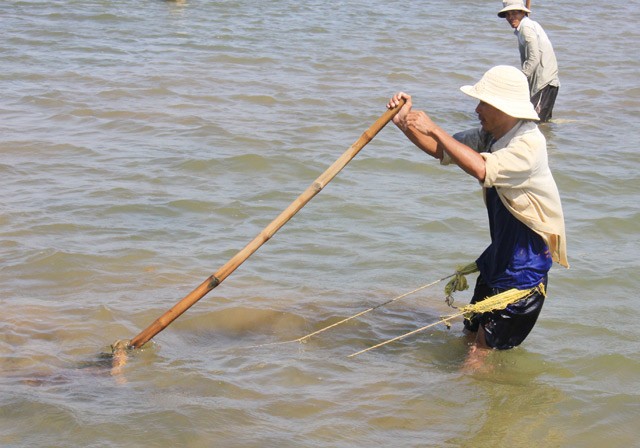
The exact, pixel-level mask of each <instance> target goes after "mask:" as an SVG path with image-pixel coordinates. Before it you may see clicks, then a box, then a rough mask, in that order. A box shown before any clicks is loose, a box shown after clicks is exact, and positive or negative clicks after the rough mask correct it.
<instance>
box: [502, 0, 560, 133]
mask: <svg viewBox="0 0 640 448" xmlns="http://www.w3.org/2000/svg"><path fill="white" fill-rule="evenodd" d="M502 6H503V8H502V9H501V10H500V11H498V17H501V18H503V19H507V22H509V25H511V28H513V29H514V30H515V31H514V34H515V35H516V37H517V38H518V49H519V50H520V63H521V64H522V72H523V73H524V74H525V75H526V76H527V80H528V81H529V94H530V95H531V103H532V104H533V107H535V109H536V112H537V114H538V116H539V117H540V121H541V122H543V123H545V122H547V121H549V120H551V115H552V113H553V105H554V104H555V102H556V96H557V95H558V89H559V88H560V79H559V78H558V62H557V61H556V54H555V53H554V51H553V46H552V45H551V41H550V40H549V38H548V37H547V33H545V32H544V30H543V29H542V27H541V26H540V24H539V23H538V22H534V21H533V20H531V19H530V18H529V13H530V12H531V11H530V10H529V9H527V8H526V7H525V6H524V4H523V2H522V0H505V1H503V2H502Z"/></svg>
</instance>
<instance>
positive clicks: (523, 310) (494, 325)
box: [464, 276, 547, 350]
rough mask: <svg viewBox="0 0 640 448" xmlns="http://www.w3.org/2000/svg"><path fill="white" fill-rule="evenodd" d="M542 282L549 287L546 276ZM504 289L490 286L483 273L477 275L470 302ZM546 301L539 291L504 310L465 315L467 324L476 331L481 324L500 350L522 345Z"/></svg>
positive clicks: (489, 344)
mask: <svg viewBox="0 0 640 448" xmlns="http://www.w3.org/2000/svg"><path fill="white" fill-rule="evenodd" d="M543 283H544V286H545V287H546V286H547V277H545V278H544V281H543ZM501 292H504V290H500V289H497V288H490V287H489V286H487V284H486V283H485V282H484V280H483V279H482V276H478V280H477V281H476V287H475V290H474V292H473V298H472V299H471V303H476V302H480V301H482V300H484V299H486V298H487V297H491V296H494V295H496V294H498V293H501ZM543 304H544V295H543V294H541V293H540V292H537V291H536V292H535V293H534V294H533V295H532V296H530V297H527V298H526V299H522V300H520V301H518V302H516V303H514V304H512V305H509V306H507V308H505V309H504V310H499V311H492V312H490V313H482V314H476V315H475V316H473V317H471V319H465V321H464V327H465V328H466V329H467V330H469V331H472V332H477V331H478V328H479V326H480V325H482V328H483V329H484V334H485V340H486V343H487V345H488V346H489V347H491V348H495V349H498V350H506V349H510V348H513V347H516V346H518V345H520V344H521V343H522V342H523V341H524V340H525V338H526V337H527V336H528V335H529V333H530V332H531V330H532V329H533V326H534V325H535V324H536V321H537V320H538V316H539V315H540V311H541V310H542V305H543Z"/></svg>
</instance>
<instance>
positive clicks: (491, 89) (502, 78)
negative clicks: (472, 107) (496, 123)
mask: <svg viewBox="0 0 640 448" xmlns="http://www.w3.org/2000/svg"><path fill="white" fill-rule="evenodd" d="M460 90H462V91H463V92H464V93H466V94H467V95H469V96H471V97H473V98H476V99H478V100H480V101H484V102H485V103H487V104H490V105H492V106H493V107H495V108H496V109H499V110H501V111H502V112H504V113H505V114H507V115H510V116H512V117H514V118H521V119H523V120H540V118H539V117H538V114H537V113H536V110H535V109H534V108H533V104H531V100H530V99H529V83H528V82H527V77H526V76H525V75H524V73H522V72H521V71H520V70H519V69H517V68H515V67H511V66H510V65H498V66H496V67H493V68H491V69H489V70H487V72H486V73H485V74H484V75H483V76H482V78H481V79H480V81H478V82H477V83H476V84H475V85H473V86H462V87H460Z"/></svg>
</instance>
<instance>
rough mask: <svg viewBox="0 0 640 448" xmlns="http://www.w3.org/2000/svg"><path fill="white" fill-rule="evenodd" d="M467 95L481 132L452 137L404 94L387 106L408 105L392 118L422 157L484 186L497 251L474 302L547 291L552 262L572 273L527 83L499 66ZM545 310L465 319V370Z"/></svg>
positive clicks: (527, 303)
mask: <svg viewBox="0 0 640 448" xmlns="http://www.w3.org/2000/svg"><path fill="white" fill-rule="evenodd" d="M461 90H462V91H463V92H464V93H466V94H467V95H469V96H471V97H473V98H476V99H478V100H480V102H479V104H478V106H477V107H476V113H477V114H478V118H479V119H480V124H481V128H479V129H471V130H469V131H465V132H461V133H458V134H456V135H454V136H451V135H449V134H447V133H446V132H445V131H444V130H443V129H442V128H440V127H439V126H438V125H436V124H435V123H434V122H433V121H432V120H431V118H430V117H429V116H428V115H427V114H426V113H425V112H424V111H416V110H412V101H411V96H409V95H408V94H406V93H404V92H399V93H397V94H396V95H394V96H393V98H391V100H390V101H389V103H388V104H387V107H388V108H390V109H391V108H394V107H396V106H398V105H399V104H400V100H401V99H405V100H406V103H405V105H404V106H403V107H402V109H401V110H400V112H399V113H398V114H397V115H396V116H395V117H394V119H393V122H394V123H395V124H396V125H397V126H398V128H400V130H402V132H404V134H405V135H406V136H407V137H408V138H409V140H411V141H412V142H413V143H414V144H415V145H416V146H417V147H418V148H420V149H421V150H422V151H424V152H425V153H427V154H429V155H430V156H433V157H435V158H436V159H439V160H440V163H441V164H443V165H448V164H450V163H455V164H456V165H458V166H459V167H460V168H462V169H463V170H464V171H465V172H466V173H468V174H470V175H471V176H473V177H475V178H476V179H478V181H479V182H480V184H481V185H482V187H483V190H484V199H485V203H486V207H487V211H488V214H489V232H490V235H491V244H490V245H489V247H487V249H486V250H485V251H484V252H483V253H482V254H481V255H480V257H479V258H478V259H477V260H476V264H477V267H478V270H479V271H480V275H479V276H478V279H477V282H476V286H475V291H474V295H473V298H472V299H471V303H476V302H478V301H481V300H484V299H485V298H487V297H490V296H494V295H496V294H498V293H500V292H503V291H506V290H510V289H513V288H515V289H518V290H526V289H531V288H534V287H536V286H538V285H540V284H543V285H544V286H546V284H547V273H548V271H549V269H550V268H551V265H552V261H556V262H558V263H560V264H561V265H563V266H565V267H568V262H567V256H566V241H565V230H564V217H563V213H562V206H561V203H560V195H559V193H558V189H557V187H556V183H555V181H554V179H553V176H552V175H551V171H550V170H549V165H548V162H547V145H546V140H545V138H544V136H543V135H542V133H541V132H540V130H539V129H538V126H537V125H536V123H535V121H537V120H538V115H537V114H536V112H535V110H534V108H533V105H532V104H531V102H530V101H529V86H528V83H527V78H526V76H525V75H524V74H523V73H522V72H521V71H520V70H519V69H517V68H515V67H510V66H504V65H503V66H497V67H494V68H492V69H490V70H489V71H487V72H486V73H485V74H484V76H483V77H482V79H481V80H480V81H479V82H478V83H477V84H475V85H474V86H464V87H461ZM543 303H544V294H543V293H541V292H536V293H534V294H532V295H531V296H529V297H527V298H525V299H523V300H520V301H519V302H517V303H515V304H513V305H509V306H508V307H507V308H506V309H504V310H500V311H494V312H489V313H484V314H480V315H476V316H474V317H473V318H472V319H471V320H465V323H464V325H465V331H466V332H468V333H470V334H475V341H474V345H472V347H471V350H470V352H469V357H468V359H467V367H470V368H474V367H477V366H479V365H481V363H482V359H483V358H484V357H485V356H486V354H487V353H488V349H498V350H504V349H509V348H512V347H515V346H517V345H520V344H521V343H522V341H524V339H525V338H526V337H527V335H528V334H529V332H530V331H531V329H532V328H533V326H534V325H535V322H536V320H537V318H538V315H539V314H540V310H541V309H542V305H543Z"/></svg>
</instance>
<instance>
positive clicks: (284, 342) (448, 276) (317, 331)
mask: <svg viewBox="0 0 640 448" xmlns="http://www.w3.org/2000/svg"><path fill="white" fill-rule="evenodd" d="M455 275H456V274H451V275H447V276H446V277H442V278H441V279H438V280H435V281H433V282H431V283H427V284H426V285H422V286H420V287H419V288H416V289H414V290H413V291H409V292H406V293H404V294H401V295H399V296H398V297H394V298H393V299H389V300H387V301H386V302H383V303H379V304H378V305H375V306H372V307H371V308H367V309H366V310H363V311H360V312H359V313H356V314H354V315H353V316H349V317H347V318H345V319H342V320H340V321H338V322H335V323H333V324H331V325H327V326H326V327H323V328H320V329H319V330H316V331H314V332H313V333H309V334H306V335H304V336H302V337H299V338H297V339H292V340H290V341H281V342H269V343H266V344H260V345H252V346H249V347H246V348H259V347H267V346H272V345H282V344H291V343H292V342H302V343H304V342H305V341H306V340H307V339H309V338H310V337H312V336H316V335H318V334H320V333H323V332H325V331H327V330H329V329H331V328H334V327H337V326H338V325H342V324H344V323H346V322H349V321H350V320H353V319H355V318H357V317H360V316H362V315H364V314H367V313H368V312H371V311H373V310H376V309H378V308H380V307H383V306H385V305H388V304H390V303H392V302H395V301H397V300H400V299H404V298H405V297H407V296H410V295H411V294H415V293H416V292H419V291H422V290H423V289H426V288H428V287H430V286H433V285H436V284H438V283H440V282H442V281H444V280H446V279H448V278H451V277H453V276H455Z"/></svg>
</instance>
